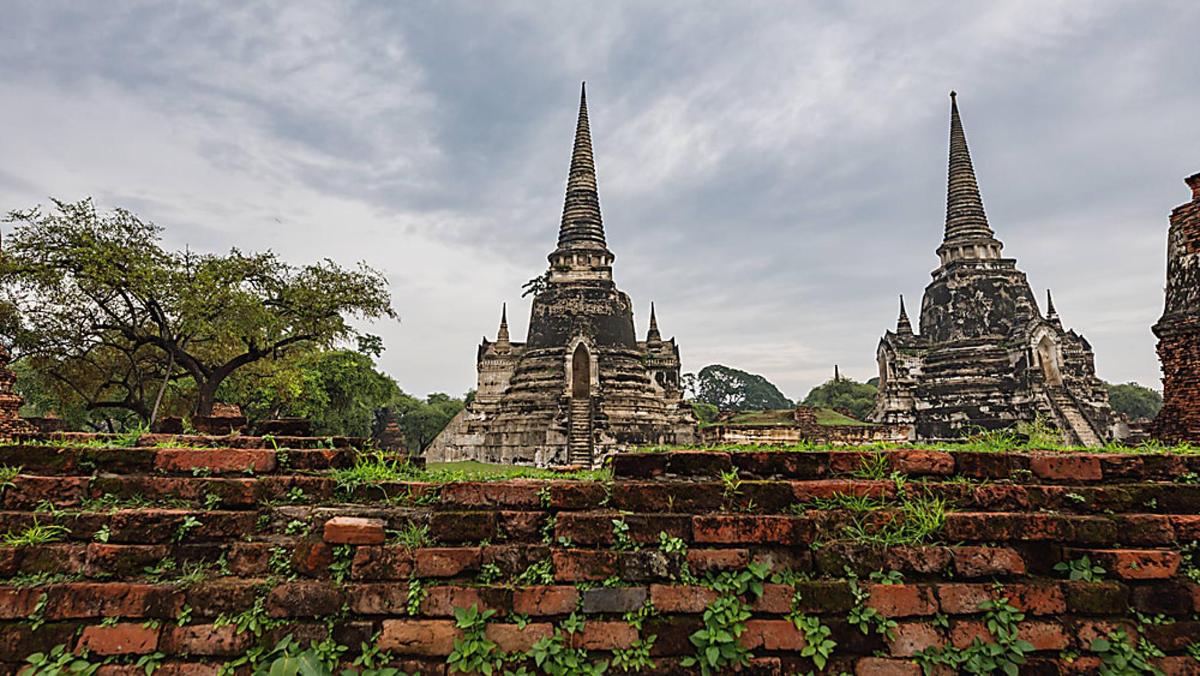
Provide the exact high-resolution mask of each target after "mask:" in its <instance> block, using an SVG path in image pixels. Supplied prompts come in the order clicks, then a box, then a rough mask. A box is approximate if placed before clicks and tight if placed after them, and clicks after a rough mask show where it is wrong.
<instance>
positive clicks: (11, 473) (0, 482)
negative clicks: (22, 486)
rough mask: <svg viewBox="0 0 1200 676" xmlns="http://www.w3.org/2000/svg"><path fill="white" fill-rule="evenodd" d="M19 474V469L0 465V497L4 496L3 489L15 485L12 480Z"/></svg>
mask: <svg viewBox="0 0 1200 676" xmlns="http://www.w3.org/2000/svg"><path fill="white" fill-rule="evenodd" d="M20 473H21V467H9V466H8V465H0V495H4V489H6V488H12V487H13V486H15V485H16V483H15V482H14V481H13V479H16V478H17V475H18V474H20Z"/></svg>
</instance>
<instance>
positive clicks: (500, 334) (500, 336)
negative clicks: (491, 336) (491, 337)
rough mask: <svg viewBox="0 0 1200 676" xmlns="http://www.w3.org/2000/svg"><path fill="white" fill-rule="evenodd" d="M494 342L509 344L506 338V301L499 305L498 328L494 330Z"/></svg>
mask: <svg viewBox="0 0 1200 676" xmlns="http://www.w3.org/2000/svg"><path fill="white" fill-rule="evenodd" d="M496 344H497V345H509V344H510V343H509V340H508V303H502V304H501V305H500V330H498V331H496Z"/></svg>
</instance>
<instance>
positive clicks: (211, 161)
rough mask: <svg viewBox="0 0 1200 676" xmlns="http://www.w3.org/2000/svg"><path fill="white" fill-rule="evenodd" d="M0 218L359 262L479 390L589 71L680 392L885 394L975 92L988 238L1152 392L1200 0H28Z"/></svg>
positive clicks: (461, 383) (6, 138)
mask: <svg viewBox="0 0 1200 676" xmlns="http://www.w3.org/2000/svg"><path fill="white" fill-rule="evenodd" d="M0 5H2V15H3V25H4V30H3V37H2V39H0V102H2V103H0V210H4V211H8V210H11V209H18V208H27V207H31V206H34V205H36V204H45V203H47V202H48V200H49V198H50V197H55V198H59V199H65V200H76V199H80V198H83V197H87V196H91V197H93V198H94V199H95V200H96V202H97V204H98V205H99V206H100V207H101V208H105V209H107V208H112V207H118V206H120V207H125V208H127V209H130V210H132V211H133V212H135V213H137V214H138V215H139V216H141V217H142V218H144V219H147V220H151V221H153V222H155V223H157V224H158V225H160V226H162V227H163V228H165V238H166V240H167V243H168V244H169V245H171V246H174V247H180V248H182V247H183V246H185V245H186V246H189V247H191V248H192V249H196V250H201V251H214V252H221V251H227V250H228V249H230V248H231V247H238V248H241V249H243V250H264V249H272V250H274V251H277V252H279V253H280V254H281V255H282V256H283V257H284V258H286V259H287V260H290V261H292V262H295V263H303V262H311V261H315V260H318V259H321V258H326V257H328V258H331V259H333V260H335V261H337V262H339V263H342V264H344V265H352V264H354V263H356V262H358V261H366V262H367V263H369V264H370V265H372V266H373V267H375V268H378V269H380V270H382V271H383V272H385V273H386V275H387V277H388V280H389V282H390V285H391V291H392V294H393V299H394V305H395V309H396V311H397V312H398V314H399V315H400V320H399V321H386V322H377V323H374V324H369V325H364V326H363V327H362V328H363V330H365V331H367V332H370V333H374V334H377V335H380V336H382V337H383V339H384V342H385V346H386V351H385V352H384V354H383V355H382V357H381V358H380V361H379V363H380V366H381V368H383V369H384V370H385V371H387V372H388V373H389V374H391V375H392V376H393V377H395V378H396V380H397V381H398V382H399V383H400V385H401V387H402V388H404V389H405V390H406V391H408V392H410V393H414V394H425V393H429V392H448V393H451V394H460V393H463V392H465V391H466V390H468V389H469V388H471V387H473V386H474V383H475V348H476V346H477V345H478V343H479V340H480V338H481V337H483V336H485V335H487V336H494V335H495V332H496V327H497V324H498V320H499V315H500V306H501V303H503V302H507V303H508V306H509V320H510V326H511V329H512V333H513V337H514V340H515V339H519V338H523V336H524V335H525V330H526V326H527V324H528V313H529V303H528V300H529V299H528V298H522V297H521V285H522V284H523V283H524V282H526V281H527V280H529V279H530V278H532V277H535V276H537V275H539V274H540V273H541V272H543V271H544V270H545V268H546V265H547V263H546V255H547V254H548V253H549V252H550V251H551V250H552V249H553V248H554V244H555V238H556V235H557V229H558V224H559V217H560V215H561V209H562V199H563V191H564V187H565V182H566V174H567V167H568V164H569V161H570V152H571V141H572V137H573V133H574V122H575V116H576V110H577V105H578V95H579V83H580V82H581V81H585V80H586V81H587V87H588V107H589V110H590V113H591V128H592V137H593V141H594V147H595V155H596V165H597V174H598V177H599V189H600V201H601V207H602V210H603V214H604V222H605V228H606V231H607V236H608V243H609V247H610V249H612V250H613V252H614V253H615V254H616V255H617V260H616V263H615V265H614V275H615V278H616V281H617V284H618V285H619V287H620V288H621V289H622V290H624V291H625V292H627V293H628V294H629V295H630V296H631V298H632V299H633V303H634V310H635V313H636V324H637V328H638V332H639V334H641V333H644V332H645V329H646V324H647V320H648V315H649V307H650V302H651V301H654V302H655V304H656V307H657V314H658V320H659V325H660V327H661V329H662V331H663V334H664V335H665V336H675V337H676V339H677V340H678V342H679V345H680V350H681V353H682V357H683V365H684V370H685V371H696V370H698V369H700V368H701V367H703V366H705V365H707V364H711V363H722V364H727V365H730V366H734V367H737V368H741V369H745V370H748V371H751V372H755V373H761V374H763V375H765V376H766V377H767V378H768V379H770V380H771V381H773V382H774V383H776V384H777V385H778V386H779V387H780V388H781V389H782V390H783V391H784V392H785V393H786V394H787V395H788V396H790V397H792V398H803V396H804V395H805V394H806V393H807V392H808V390H809V389H810V388H811V387H813V386H814V385H817V384H819V383H821V382H823V381H825V380H827V379H828V378H829V377H831V375H832V372H833V366H834V364H838V365H840V367H841V372H842V373H843V374H845V375H848V376H851V377H855V378H858V379H861V380H865V379H867V378H869V377H872V376H874V375H875V371H876V367H875V349H876V346H877V344H878V341H879V339H880V337H881V336H882V334H883V332H884V331H885V330H887V329H889V328H892V327H893V326H894V325H895V319H896V314H897V295H898V294H901V293H902V294H904V295H905V297H906V298H907V299H908V300H907V302H908V304H909V308H910V310H911V309H914V308H916V307H919V303H920V301H919V299H920V297H921V293H922V290H923V289H924V287H925V285H926V284H927V283H928V282H929V279H930V278H929V273H930V272H931V271H932V270H933V269H934V268H935V267H936V266H937V258H936V255H935V253H934V250H935V249H936V248H937V246H938V244H939V243H940V241H941V234H942V228H943V223H944V214H945V182H946V148H947V135H948V117H949V98H948V93H949V91H950V90H951V89H954V90H957V91H958V101H959V107H960V110H961V112H962V116H963V122H964V126H965V128H966V132H967V136H968V140H969V142H970V146H971V152H972V156H973V159H974V162H975V168H976V172H977V175H978V178H979V182H980V187H981V189H982V193H983V199H984V204H985V207H986V209H987V212H988V216H989V220H990V222H991V225H992V228H993V229H994V230H995V231H996V235H997V237H998V238H999V239H1000V240H1002V241H1003V242H1004V244H1005V254H1006V255H1008V256H1012V257H1015V258H1016V259H1017V261H1018V266H1019V267H1020V269H1022V270H1023V271H1024V272H1026V273H1027V274H1028V276H1029V280H1030V283H1031V285H1032V286H1033V288H1034V289H1035V291H1036V293H1037V294H1038V295H1039V297H1041V296H1042V295H1043V294H1044V290H1045V289H1046V288H1051V289H1053V292H1054V300H1055V305H1056V307H1057V309H1058V311H1059V314H1060V315H1061V317H1062V320H1063V322H1064V324H1065V325H1066V326H1067V327H1070V328H1074V329H1075V330H1077V331H1079V332H1080V333H1082V334H1083V335H1084V336H1085V337H1086V338H1087V339H1088V340H1089V341H1090V342H1091V344H1092V346H1093V348H1094V349H1095V354H1096V368H1097V372H1098V375H1100V377H1102V378H1104V379H1106V380H1109V381H1114V382H1125V381H1130V380H1134V381H1138V382H1141V383H1144V384H1148V385H1152V386H1154V387H1158V386H1159V370H1158V362H1157V359H1156V357H1155V353H1154V345H1155V339H1154V337H1153V335H1152V333H1151V332H1150V326H1151V325H1152V324H1153V323H1154V321H1155V320H1156V319H1157V317H1158V315H1159V314H1160V313H1161V310H1162V300H1163V297H1162V290H1163V283H1164V278H1165V246H1166V244H1165V239H1166V232H1167V225H1168V221H1167V218H1168V215H1169V213H1170V210H1171V209H1172V208H1173V207H1175V206H1176V205H1178V204H1181V203H1183V202H1185V201H1186V200H1187V198H1188V197H1189V193H1188V190H1187V188H1186V186H1184V184H1183V183H1182V179H1183V177H1185V176H1187V175H1189V174H1192V173H1195V172H1197V171H1200V124H1198V123H1197V120H1200V69H1198V68H1197V67H1196V64H1197V59H1198V58H1200V50H1198V48H1197V46H1196V36H1197V35H1200V3H1196V2H1194V1H1193V0H1181V1H1179V2H1166V1H1164V2H1133V1H1130V2H1105V1H1096V2H1083V1H1071V2H1052V1H1049V0H1029V1H1014V2H963V1H956V2H921V1H912V2H904V3H884V2H875V1H864V2H844V3H843V2H838V3H831V2H807V3H797V2H759V1H755V0H744V1H739V2H724V1H719V0H711V1H707V2H705V1H698V0H688V1H684V0H680V1H677V2H675V1H668V0H663V1H659V2H634V1H631V2H617V1H606V2H602V3H598V2H570V1H561V2H503V1H496V2H436V3H435V2H421V1H415V2H406V3H393V2H383V1H378V2H291V1H279V2H255V3H242V2H233V1H232V0H230V1H229V2H125V1H122V0H107V1H106V2H103V3H80V2H58V1H56V0H29V1H20V0H4V1H3V2H2V3H0Z"/></svg>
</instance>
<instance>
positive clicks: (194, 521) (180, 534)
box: [172, 514, 204, 542]
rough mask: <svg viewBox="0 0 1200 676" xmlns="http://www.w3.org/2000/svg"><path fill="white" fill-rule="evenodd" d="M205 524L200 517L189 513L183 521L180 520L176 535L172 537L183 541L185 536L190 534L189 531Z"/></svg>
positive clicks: (177, 540) (176, 540)
mask: <svg viewBox="0 0 1200 676" xmlns="http://www.w3.org/2000/svg"><path fill="white" fill-rule="evenodd" d="M203 525H204V524H203V523H201V522H200V519H198V518H196V517H195V516H194V515H192V514H188V515H187V516H185V517H183V521H181V522H179V526H177V527H176V528H175V536H174V538H172V539H173V540H174V541H175V542H183V540H184V538H186V537H187V536H188V533H190V532H192V531H194V530H196V529H197V528H199V527H200V526H203Z"/></svg>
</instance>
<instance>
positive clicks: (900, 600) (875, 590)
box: [867, 584, 937, 617]
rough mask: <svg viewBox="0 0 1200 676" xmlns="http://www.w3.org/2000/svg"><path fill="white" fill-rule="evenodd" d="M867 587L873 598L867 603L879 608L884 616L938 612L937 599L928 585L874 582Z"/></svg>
mask: <svg viewBox="0 0 1200 676" xmlns="http://www.w3.org/2000/svg"><path fill="white" fill-rule="evenodd" d="M867 589H868V590H869V591H870V592H871V598H870V599H869V600H868V601H867V605H868V606H869V607H871V608H874V609H876V610H878V611H879V612H880V613H882V614H883V616H884V617H911V616H914V615H933V614H934V613H936V612H937V601H936V600H935V599H934V596H933V592H932V591H930V590H929V588H927V587H922V586H917V585H912V584H872V585H868V586H867Z"/></svg>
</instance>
